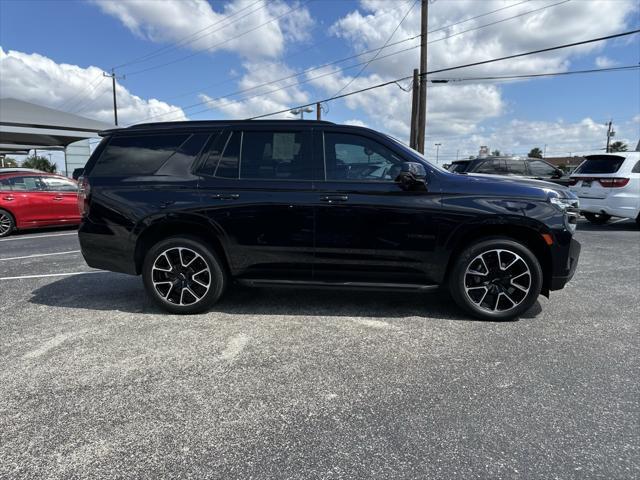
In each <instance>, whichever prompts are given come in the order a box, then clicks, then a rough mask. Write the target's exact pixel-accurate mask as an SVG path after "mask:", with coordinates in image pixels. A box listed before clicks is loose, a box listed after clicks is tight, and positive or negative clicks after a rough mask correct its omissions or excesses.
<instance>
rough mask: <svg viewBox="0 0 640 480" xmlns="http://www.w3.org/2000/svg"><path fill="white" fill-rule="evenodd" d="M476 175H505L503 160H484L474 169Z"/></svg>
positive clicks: (505, 168)
mask: <svg viewBox="0 0 640 480" xmlns="http://www.w3.org/2000/svg"><path fill="white" fill-rule="evenodd" d="M476 172H477V173H500V174H504V173H507V163H506V162H505V161H504V160H486V161H484V162H482V164H481V165H480V166H479V167H478V168H477V169H476Z"/></svg>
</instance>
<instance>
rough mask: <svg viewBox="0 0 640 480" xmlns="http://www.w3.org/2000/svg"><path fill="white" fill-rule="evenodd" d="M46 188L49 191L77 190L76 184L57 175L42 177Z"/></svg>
mask: <svg viewBox="0 0 640 480" xmlns="http://www.w3.org/2000/svg"><path fill="white" fill-rule="evenodd" d="M42 181H43V182H44V184H45V186H46V187H47V190H48V191H50V192H77V191H78V184H77V183H76V182H72V181H71V180H67V179H66V178H58V177H42Z"/></svg>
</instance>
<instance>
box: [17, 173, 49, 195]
mask: <svg viewBox="0 0 640 480" xmlns="http://www.w3.org/2000/svg"><path fill="white" fill-rule="evenodd" d="M9 183H10V184H11V189H12V190H19V191H23V192H42V191H45V190H46V188H45V186H44V183H42V180H40V177H11V178H10V179H9Z"/></svg>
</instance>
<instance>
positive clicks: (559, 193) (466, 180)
mask: <svg viewBox="0 0 640 480" xmlns="http://www.w3.org/2000/svg"><path fill="white" fill-rule="evenodd" d="M449 182H450V183H451V184H453V185H452V186H453V188H455V189H456V190H457V189H458V188H459V189H461V190H462V191H464V192H465V193H475V194H487V195H499V196H504V197H528V198H539V199H543V200H546V199H548V198H550V197H560V198H574V197H575V195H574V194H573V193H572V192H571V191H570V190H569V189H568V188H566V187H563V186H561V185H558V184H556V183H551V182H545V181H543V180H534V179H531V178H525V177H518V176H515V175H514V176H501V175H486V174H482V173H467V174H459V173H449V174H447V183H449Z"/></svg>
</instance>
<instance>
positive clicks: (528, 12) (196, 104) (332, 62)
mask: <svg viewBox="0 0 640 480" xmlns="http://www.w3.org/2000/svg"><path fill="white" fill-rule="evenodd" d="M528 1H529V0H525V1H523V2H520V3H516V4H514V5H510V6H507V7H502V8H499V9H497V10H493V11H491V12H486V13H483V14H480V15H476V16H474V17H470V18H467V19H465V20H462V21H459V22H455V23H452V24H449V25H446V26H444V27H440V28H437V29H435V30H433V31H431V32H428V33H435V32H437V31H441V30H446V29H448V28H451V27H453V26H456V25H460V24H462V23H466V22H468V21H470V20H473V19H476V18H479V17H483V16H487V15H490V14H492V13H496V12H498V11H501V10H505V9H506V8H511V7H514V6H517V5H521V4H523V3H527V2H528ZM569 1H571V0H562V1H561V2H557V3H553V4H549V5H545V6H543V7H540V8H536V9H533V10H529V11H527V12H523V13H520V14H517V15H514V16H512V17H508V18H506V19H502V20H499V21H496V22H491V23H488V24H483V25H479V26H477V27H474V28H471V29H467V30H464V31H462V32H456V33H452V34H450V35H447V36H445V37H441V38H438V39H435V40H431V41H429V42H427V43H429V44H431V43H436V42H440V41H443V40H447V39H449V38H451V37H455V36H458V35H463V34H465V33H468V32H471V31H474V30H480V29H482V28H486V27H490V26H493V25H495V24H497V23H502V22H505V21H508V20H513V19H515V18H519V17H522V16H523V15H529V14H531V13H535V12H538V11H541V10H545V9H547V8H551V7H555V6H557V5H560V4H563V3H567V2H569ZM420 36H421V35H420V34H418V35H414V36H412V37H408V38H405V39H403V40H398V41H396V42H392V43H389V44H388V45H387V46H386V47H383V48H390V47H393V46H395V45H399V44H401V43H405V42H407V41H411V40H415V39H418V38H420ZM419 46H420V44H418V45H414V46H413V47H409V48H406V49H403V50H399V51H397V52H394V53H393V54H389V55H385V56H383V57H379V58H375V59H372V60H371V61H377V60H382V59H384V58H388V57H390V56H392V55H396V54H399V53H403V52H406V51H409V50H413V49H415V48H418V47H419ZM378 49H379V47H378V48H375V49H372V50H368V51H366V52H362V53H359V54H356V55H351V56H348V57H345V58H341V59H338V60H334V61H331V62H328V63H325V64H323V65H319V66H316V67H312V68H309V69H306V70H303V71H302V72H300V73H295V74H292V75H288V76H286V77H281V78H278V79H276V80H272V81H269V82H266V83H263V84H260V85H256V86H253V87H250V88H245V89H242V90H238V91H235V92H232V93H229V94H225V95H221V96H218V97H216V98H212V99H208V100H205V101H201V102H197V103H194V104H191V105H187V106H182V107H180V108H176V109H174V110H172V111H169V112H164V113H160V114H157V115H153V116H150V117H147V118H146V119H145V120H150V119H152V118H156V117H161V116H165V115H170V114H172V113H181V112H182V111H184V110H189V109H191V108H195V107H199V106H200V105H204V104H206V103H210V102H212V101H216V100H222V99H224V98H228V97H232V96H235V95H240V94H243V93H247V92H249V91H253V90H257V89H259V88H261V87H265V86H268V85H273V84H275V83H278V82H281V81H283V80H288V79H290V78H295V77H299V76H302V75H305V74H308V73H310V72H313V71H315V70H319V69H322V68H326V67H329V66H332V65H335V64H338V63H342V62H344V61H347V60H352V59H354V58H357V57H360V56H362V55H366V54H368V53H373V52H375V51H376V50H378ZM365 63H367V62H361V63H357V64H354V65H351V66H348V67H344V68H341V69H338V70H335V71H333V72H330V73H328V74H324V75H320V76H317V77H313V78H312V79H311V80H313V79H317V78H322V77H325V76H329V75H335V74H338V73H340V72H343V71H345V70H348V69H350V68H355V67H357V66H360V65H363V64H365ZM308 82H309V80H305V81H302V82H297V83H293V84H290V85H288V86H286V87H283V88H279V89H276V90H271V91H269V92H266V93H263V94H261V95H258V96H262V95H268V94H271V93H275V92H278V91H281V90H283V89H285V88H289V87H293V86H297V85H302V84H304V83H308ZM250 98H255V96H254V97H250ZM196 113H200V111H199V112H196Z"/></svg>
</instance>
